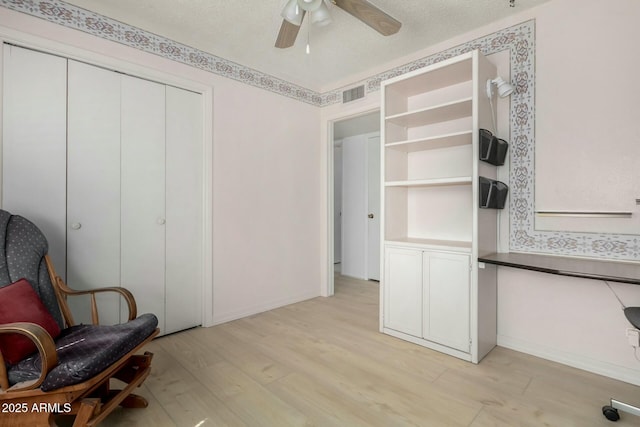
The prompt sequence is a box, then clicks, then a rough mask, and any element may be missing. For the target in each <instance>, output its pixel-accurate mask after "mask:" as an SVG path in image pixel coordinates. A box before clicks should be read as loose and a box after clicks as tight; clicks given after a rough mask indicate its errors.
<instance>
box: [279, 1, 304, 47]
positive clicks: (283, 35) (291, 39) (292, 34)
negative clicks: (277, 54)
mask: <svg viewBox="0 0 640 427" xmlns="http://www.w3.org/2000/svg"><path fill="white" fill-rule="evenodd" d="M304 14H305V11H304V10H303V11H302V19H304ZM301 22H302V21H301ZM298 31H300V25H295V24H292V23H291V22H289V21H287V20H286V19H283V20H282V25H281V26H280V32H279V33H278V38H277V39H276V47H278V48H280V49H286V48H288V47H291V46H293V44H294V43H295V42H296V37H298Z"/></svg>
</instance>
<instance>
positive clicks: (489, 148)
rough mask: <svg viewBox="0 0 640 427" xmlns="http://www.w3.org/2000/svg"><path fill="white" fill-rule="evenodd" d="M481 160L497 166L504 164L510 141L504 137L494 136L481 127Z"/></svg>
mask: <svg viewBox="0 0 640 427" xmlns="http://www.w3.org/2000/svg"><path fill="white" fill-rule="evenodd" d="M479 145H480V160H482V161H485V162H488V163H491V164H492V165H495V166H502V165H504V159H505V157H506V156H507V150H508V149H509V143H508V142H507V141H505V140H504V139H500V138H498V137H496V136H493V134H492V133H491V132H489V131H488V130H486V129H480V144H479Z"/></svg>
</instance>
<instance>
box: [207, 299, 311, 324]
mask: <svg viewBox="0 0 640 427" xmlns="http://www.w3.org/2000/svg"><path fill="white" fill-rule="evenodd" d="M319 296H320V295H319V294H318V293H317V292H306V293H303V294H298V295H294V296H288V297H286V298H278V299H274V300H270V301H265V302H263V303H260V304H256V305H251V306H248V307H243V308H241V309H238V310H233V311H228V312H224V313H214V315H213V324H212V325H211V326H214V325H219V324H221V323H226V322H230V321H232V320H237V319H242V318H243V317H247V316H253V315H254V314H258V313H262V312H265V311H269V310H273V309H276V308H280V307H284V306H285V305H289V304H295V303H297V302H301V301H305V300H308V299H311V298H315V297H319Z"/></svg>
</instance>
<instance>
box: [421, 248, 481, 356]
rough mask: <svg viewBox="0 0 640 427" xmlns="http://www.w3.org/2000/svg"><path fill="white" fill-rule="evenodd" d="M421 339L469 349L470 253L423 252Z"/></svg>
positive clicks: (463, 349)
mask: <svg viewBox="0 0 640 427" xmlns="http://www.w3.org/2000/svg"><path fill="white" fill-rule="evenodd" d="M423 256H424V264H423V275H424V300H423V306H424V317H423V319H424V322H423V334H424V338H425V339H428V340H430V341H433V342H437V343H439V344H442V345H445V346H448V347H451V348H455V349H457V350H460V351H464V352H469V338H470V324H469V319H470V316H469V309H470V306H469V292H470V276H469V274H470V270H469V255H464V254H456V253H449V252H436V251H428V252H424V255H423Z"/></svg>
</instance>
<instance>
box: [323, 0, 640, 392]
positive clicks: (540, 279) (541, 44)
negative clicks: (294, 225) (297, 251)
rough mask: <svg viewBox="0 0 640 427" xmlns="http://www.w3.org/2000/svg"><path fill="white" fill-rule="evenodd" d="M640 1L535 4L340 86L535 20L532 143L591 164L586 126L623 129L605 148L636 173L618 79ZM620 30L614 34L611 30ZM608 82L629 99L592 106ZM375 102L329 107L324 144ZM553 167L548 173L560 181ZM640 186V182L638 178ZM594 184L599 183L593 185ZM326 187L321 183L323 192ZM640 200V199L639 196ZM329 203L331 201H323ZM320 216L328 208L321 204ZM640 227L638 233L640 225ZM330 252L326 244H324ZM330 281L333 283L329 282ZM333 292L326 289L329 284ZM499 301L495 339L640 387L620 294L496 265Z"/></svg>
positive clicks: (634, 59) (627, 67)
mask: <svg viewBox="0 0 640 427" xmlns="http://www.w3.org/2000/svg"><path fill="white" fill-rule="evenodd" d="M639 5H640V3H638V2H637V1H635V0H615V1H613V2H603V1H601V0H552V1H551V2H549V3H546V4H544V5H542V6H539V7H538V8H534V9H530V10H528V11H525V12H523V13H521V14H519V15H516V16H513V17H511V18H509V19H505V20H502V21H499V22H496V23H493V24H491V25H488V26H485V27H483V28H480V29H478V30H475V31H472V32H470V33H467V34H464V35H461V36H459V37H456V38H454V39H451V40H448V41H446V42H444V43H440V44H438V45H436V46H434V47H431V48H428V49H425V50H424V51H421V52H418V53H416V54H414V55H411V56H409V57H405V58H402V59H401V60H398V61H394V62H393V63H388V64H380V66H379V67H377V68H376V69H372V70H370V71H369V72H368V73H366V75H358V76H353V77H352V78H351V79H345V81H344V82H343V83H344V84H345V85H347V84H349V83H353V82H354V81H359V80H362V79H364V78H366V77H369V76H372V75H375V74H377V73H379V72H382V71H385V70H388V69H391V68H393V67H396V66H399V65H402V64H406V63H408V62H411V61H413V60H416V59H418V58H422V57H427V56H430V55H432V54H435V53H438V52H441V51H444V50H446V49H450V48H452V47H454V46H458V45H460V44H463V43H466V42H469V41H471V40H474V39H477V38H479V37H482V36H485V35H487V34H491V33H494V32H496V31H499V30H501V29H504V28H507V27H510V26H512V25H516V24H518V23H520V22H524V21H527V20H530V19H535V20H536V22H535V27H536V42H537V48H536V76H537V80H536V85H537V87H538V89H539V90H538V91H537V92H536V119H537V120H536V126H537V128H536V130H535V131H536V143H537V144H538V146H541V147H555V148H560V149H561V150H566V151H568V152H569V153H575V154H576V155H577V156H580V157H582V158H584V157H589V161H591V162H593V161H594V159H597V158H598V154H597V153H595V152H591V151H590V150H588V149H585V147H582V148H581V149H579V148H576V145H577V146H580V143H581V142H582V141H583V140H584V138H580V135H582V136H584V132H588V130H585V129H586V128H587V127H589V126H594V127H595V128H596V129H597V132H598V134H599V135H600V134H602V133H603V132H604V131H605V130H607V129H608V130H609V131H610V132H611V133H612V134H613V135H616V136H617V135H626V138H627V139H626V141H625V142H624V143H623V144H618V142H619V141H617V140H616V139H615V138H614V139H611V140H607V144H608V145H607V147H608V149H609V150H619V154H620V156H621V157H624V156H630V157H631V159H626V160H625V162H627V163H628V162H629V161H630V162H632V163H633V164H635V165H636V173H637V170H638V168H637V165H638V164H640V158H638V153H637V150H636V151H630V152H625V151H624V147H626V145H625V144H627V143H631V144H635V146H638V144H637V142H638V141H637V140H638V136H640V132H639V131H638V125H637V123H638V120H637V119H636V120H634V121H632V122H629V120H622V121H621V118H620V112H621V111H625V110H629V111H637V108H638V103H637V102H636V101H635V100H634V98H635V95H637V90H635V91H631V93H626V92H624V91H625V90H626V88H627V87H628V83H625V82H618V81H617V78H618V76H627V78H628V76H629V73H631V74H633V73H635V71H636V70H637V69H638V66H640V63H639V62H638V58H639V57H638V53H637V52H638V49H637V40H638V39H640V27H638V26H637V25H635V27H632V26H630V25H629V22H636V23H637V21H638V19H640V10H639ZM516 7H517V3H516ZM598 23H606V25H605V24H603V25H599V24H598ZM617 24H621V25H617ZM622 24H624V25H622ZM615 29H618V31H616V32H613V33H612V31H613V30H615ZM565 40H570V41H571V44H577V46H574V48H571V46H568V43H567V42H565ZM594 40H597V43H595V44H594V43H593V42H594ZM500 55H502V54H500ZM620 55H622V56H623V57H624V58H623V61H622V62H612V61H613V60H615V59H616V58H617V57H618V56H620ZM601 58H606V62H604V61H603V62H599V61H600V60H601ZM494 59H495V61H497V64H496V65H497V66H498V70H499V73H500V74H503V75H504V74H505V73H504V62H505V58H501V57H499V55H497V56H496V58H494ZM594 63H597V64H594ZM568 80H570V82H569V87H568V88H564V89H560V88H559V87H558V85H557V82H561V81H564V82H567V81H568ZM612 80H613V81H616V84H613V86H609V88H613V87H617V88H618V90H621V91H622V92H623V93H625V96H622V95H621V94H618V95H617V96H616V97H615V98H614V100H615V103H616V105H615V108H598V109H592V108H590V106H591V105H592V104H593V102H594V99H593V98H594V97H598V96H602V94H603V93H604V92H603V91H602V90H601V89H597V90H594V89H593V88H594V85H601V84H604V83H605V82H608V81H612ZM636 83H637V82H636ZM634 84H635V83H634ZM632 87H635V86H632ZM614 90H615V89H614ZM567 91H568V92H567ZM634 94H635V95H634ZM379 98H380V92H373V93H371V94H368V95H367V96H366V97H365V98H364V99H361V100H359V101H357V102H354V103H351V104H347V105H341V104H336V105H331V106H328V107H325V108H323V111H322V128H321V129H322V131H323V134H322V138H323V141H325V144H327V142H326V141H327V139H326V134H325V133H326V129H327V123H328V122H329V121H332V120H338V119H340V117H343V116H350V115H353V114H355V113H357V112H358V111H366V110H368V109H374V108H378V107H379V105H380V99H379ZM610 99H611V98H607V99H605V104H604V105H607V102H609V100H610ZM502 107H503V106H499V107H498V110H499V112H501V113H500V117H499V119H498V120H499V122H501V123H500V124H499V128H501V129H502V124H503V123H504V122H505V121H506V120H507V119H508V118H507V117H505V113H506V111H508V110H507V109H505V108H502ZM559 110H560V111H561V112H562V114H560V115H558V114H557V112H558V111H559ZM578 127H580V129H579V130H578V131H577V135H578V138H573V137H572V136H571V135H572V130H577V128H578ZM556 131H560V132H561V135H562V137H561V138H558V137H557V133H556ZM604 133H606V132H604ZM563 144H569V145H568V146H564V145H563ZM620 149H621V150H620ZM327 152H328V150H327V149H326V148H325V149H323V150H322V153H323V155H324V154H326V153H327ZM322 161H323V163H322V167H323V169H324V168H327V167H329V166H330V158H328V157H327V156H326V155H325V156H324V157H323V159H322ZM577 165H578V164H577V163H574V162H570V161H566V162H564V163H562V164H561V165H552V166H548V165H542V164H540V163H537V164H536V176H543V177H544V176H545V174H546V173H549V168H550V167H551V168H554V172H557V173H565V174H566V176H565V178H564V179H567V180H568V179H572V178H571V177H572V172H573V171H575V170H576V169H575V168H576V167H577ZM609 166H611V165H609ZM556 169H562V171H557V170H556ZM617 172H618V173H619V169H617V168H612V167H610V168H609V169H608V170H607V171H606V174H609V175H615V174H616V173H617ZM557 173H556V174H550V175H549V176H551V177H554V178H553V179H558V178H557V176H558V175H557ZM502 178H505V177H504V176H503V177H502ZM636 182H640V181H638V180H637V179H636ZM579 184H580V183H579ZM556 185H557V184H556ZM580 185H582V184H580ZM580 185H577V186H573V187H571V188H572V190H571V191H576V192H581V191H584V190H581V188H582V187H580ZM593 185H599V183H598V182H594V183H593ZM326 189H327V188H326V186H324V187H323V189H322V191H323V194H324V192H325V191H326ZM543 191H545V190H543ZM537 196H538V195H537ZM636 197H638V198H640V195H638V196H636ZM323 201H324V203H328V199H327V198H325V199H324V200H323ZM323 212H326V210H325V206H323ZM505 213H508V211H507V210H505V211H503V212H502V217H503V218H502V219H501V227H500V230H501V234H504V236H502V237H506V235H507V234H508V218H506V215H505ZM322 224H323V226H325V227H328V226H329V222H328V220H327V215H325V216H324V217H323V220H322ZM637 232H638V233H640V230H638V231H637ZM501 241H502V242H503V250H505V251H506V250H508V249H507V248H508V239H505V238H503V239H501ZM505 243H506V247H505V246H504V245H505ZM324 250H326V248H325V247H324V246H323V251H324ZM326 261H327V258H326V255H325V256H323V260H322V261H321V263H322V264H321V265H322V267H323V271H322V274H323V280H325V279H328V278H327V277H326V272H325V270H326V267H325V266H326V265H327V264H326ZM327 282H328V283H330V282H329V281H328V280H327ZM613 286H614V289H616V291H618V292H619V293H620V295H621V297H622V300H623V301H624V302H625V304H627V305H640V286H634V285H624V284H614V285H613ZM327 289H330V286H329V287H328V288H327ZM325 292H326V291H325ZM498 307H499V308H498V344H499V345H502V346H506V347H510V348H514V349H516V350H520V351H524V352H528V353H531V354H535V355H538V356H542V357H545V358H549V359H552V360H556V361H560V362H562V363H566V364H569V365H572V366H576V367H580V368H584V369H587V370H591V371H594V372H598V373H602V374H604V375H609V376H612V377H615V378H619V379H622V380H625V381H628V382H632V383H635V384H640V362H638V361H637V360H636V359H635V358H634V356H633V353H632V349H631V347H630V346H629V345H628V344H627V339H626V337H625V329H626V328H627V327H628V326H629V325H628V323H627V322H626V319H625V318H624V315H623V313H622V311H621V310H620V307H619V305H618V303H617V301H616V299H615V297H614V296H613V295H612V294H611V293H610V291H609V290H608V289H607V288H606V286H605V284H604V283H603V282H600V281H594V280H586V279H576V278H568V277H558V276H552V275H548V274H543V273H534V272H529V271H525V270H516V269H511V268H502V267H501V268H499V269H498Z"/></svg>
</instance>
